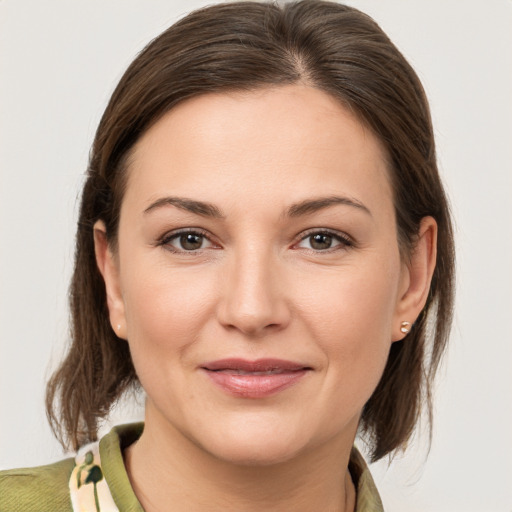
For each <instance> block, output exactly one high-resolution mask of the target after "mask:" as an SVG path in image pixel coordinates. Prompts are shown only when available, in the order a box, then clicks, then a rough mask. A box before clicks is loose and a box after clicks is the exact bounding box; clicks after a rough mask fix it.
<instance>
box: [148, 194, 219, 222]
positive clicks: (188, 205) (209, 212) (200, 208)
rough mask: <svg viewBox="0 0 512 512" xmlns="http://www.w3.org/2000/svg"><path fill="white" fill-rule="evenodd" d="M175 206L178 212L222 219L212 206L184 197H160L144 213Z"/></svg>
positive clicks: (217, 210) (216, 209)
mask: <svg viewBox="0 0 512 512" xmlns="http://www.w3.org/2000/svg"><path fill="white" fill-rule="evenodd" d="M168 205H171V206H176V208H179V209H180V210H185V211H187V212H190V213H195V214H196V215H201V216H202V217H213V218H216V219H223V218H224V215H223V213H222V212H221V211H220V210H219V209H218V208H217V207H216V206H215V205H213V204H211V203H206V202H204V201H195V200H194V199H187V198H185V197H162V198H161V199H158V200H156V201H155V202H154V203H151V204H150V205H149V206H148V207H147V208H146V209H145V210H144V213H149V212H151V211H153V210H155V209H157V208H161V207H162V206H168Z"/></svg>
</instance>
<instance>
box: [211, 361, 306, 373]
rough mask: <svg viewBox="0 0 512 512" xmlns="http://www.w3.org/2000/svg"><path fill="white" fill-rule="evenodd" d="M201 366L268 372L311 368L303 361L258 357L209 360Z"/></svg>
mask: <svg viewBox="0 0 512 512" xmlns="http://www.w3.org/2000/svg"><path fill="white" fill-rule="evenodd" d="M201 368H204V369H205V370H210V371H220V370H239V371H243V372H268V371H272V370H280V371H298V370H310V369H311V367H310V366H307V365H304V364H302V363H297V362H294V361H286V360H284V359H270V358H267V359H256V360H255V361H249V360H247V359H238V358H229V359H219V360H217V361H209V362H207V363H205V364H203V365H201Z"/></svg>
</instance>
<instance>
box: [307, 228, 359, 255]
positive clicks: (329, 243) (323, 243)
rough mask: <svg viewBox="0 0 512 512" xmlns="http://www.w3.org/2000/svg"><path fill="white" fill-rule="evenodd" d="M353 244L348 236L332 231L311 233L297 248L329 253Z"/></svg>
mask: <svg viewBox="0 0 512 512" xmlns="http://www.w3.org/2000/svg"><path fill="white" fill-rule="evenodd" d="M351 245H352V242H351V241H350V239H349V238H348V237H346V236H343V235H341V234H337V233H332V232H330V231H315V232H312V233H311V232H310V233H309V234H307V235H306V236H305V237H303V238H302V239H301V241H300V242H299V243H298V244H297V247H300V248H303V249H311V250H313V251H328V250H329V249H337V248H340V249H341V248H343V247H348V246H351Z"/></svg>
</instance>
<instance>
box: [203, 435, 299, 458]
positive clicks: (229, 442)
mask: <svg viewBox="0 0 512 512" xmlns="http://www.w3.org/2000/svg"><path fill="white" fill-rule="evenodd" d="M219 433H220V432H219ZM220 434H221V435H220V436H215V438H214V439H212V438H210V439H209V440H205V441H206V442H203V443H202V448H203V450H206V451H207V452H209V453H210V454H211V455H213V456H214V457H216V458H217V459H220V460H223V461H225V462H228V463H231V464H236V465H240V466H271V465H275V464H281V463H284V462H287V461H289V460H291V459H293V458H295V457H297V456H298V455H299V454H300V453H301V452H303V451H305V450H306V449H307V445H308V444H309V443H308V441H307V440H306V439H304V437H303V436H298V435H297V434H298V433H297V432H276V429H274V428H268V427H267V428H265V429H257V430H256V429H243V430H237V431H236V432H229V431H228V432H222V433H220Z"/></svg>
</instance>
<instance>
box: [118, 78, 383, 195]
mask: <svg viewBox="0 0 512 512" xmlns="http://www.w3.org/2000/svg"><path fill="white" fill-rule="evenodd" d="M128 172H129V179H128V187H127V197H126V198H125V199H126V200H128V199H130V200H132V199H135V200H140V201H150V200H154V199H155V195H159V194H164V193H168V194H172V195H177V194H183V195H186V196H188V197H194V198H198V199H204V200H208V201H212V200H214V199H215V198H219V199H220V200H226V201H228V202H229V203H236V200H237V199H239V200H240V201H242V202H243V201H245V200H246V199H247V198H248V197H249V196H250V197H252V198H253V199H254V200H256V199H257V198H258V197H259V198H260V199H262V200H263V199H264V200H265V201H266V202H267V203H269V202H272V201H273V202H274V203H275V204H280V203H283V201H286V200H287V199H289V200H290V201H297V200H301V199H303V197H301V196H305V195H328V194H333V193H344V194H346V195H352V196H354V197H356V196H357V197H358V199H361V200H362V201H365V200H366V201H371V202H375V200H377V201H379V200H383V199H385V200H387V201H388V202H389V201H390V200H391V190H390V186H389V183H388V170H387V164H386V157H385V151H384V150H383V148H382V145H381V144H380V141H379V140H378V139H377V138H376V137H375V135H373V133H372V132H371V131H370V130H369V129H368V128H366V127H365V126H364V125H363V123H361V122H360V120H359V119H358V118H357V117H356V116H355V115H354V114H353V113H351V112H350V111H349V110H348V109H347V108H346V107H344V106H343V105H342V104H341V103H340V102H339V101H337V100H336V99H334V98H333V97H331V96H329V95H328V94H326V93H324V92H322V91H319V90H317V89H314V88H311V87H307V86H304V85H292V86H282V87H276V88H264V89H259V90H255V91H250V92H244V93H229V94H227V93H224V94H207V95H203V96H200V97H196V98H193V99H190V100H187V101H185V102H183V103H181V104H180V105H178V106H177V107H175V108H174V109H173V110H171V111H170V112H168V113H167V114H165V115H164V116H163V117H162V118H161V119H160V120H159V121H158V122H157V123H155V125H153V126H152V127H151V128H150V129H149V130H148V131H147V132H146V133H145V134H144V135H143V136H142V137H141V139H140V140H139V141H138V142H137V144H136V146H135V148H134V151H133V154H132V158H131V159H130V165H129V169H128ZM128 196H129V197H128Z"/></svg>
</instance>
